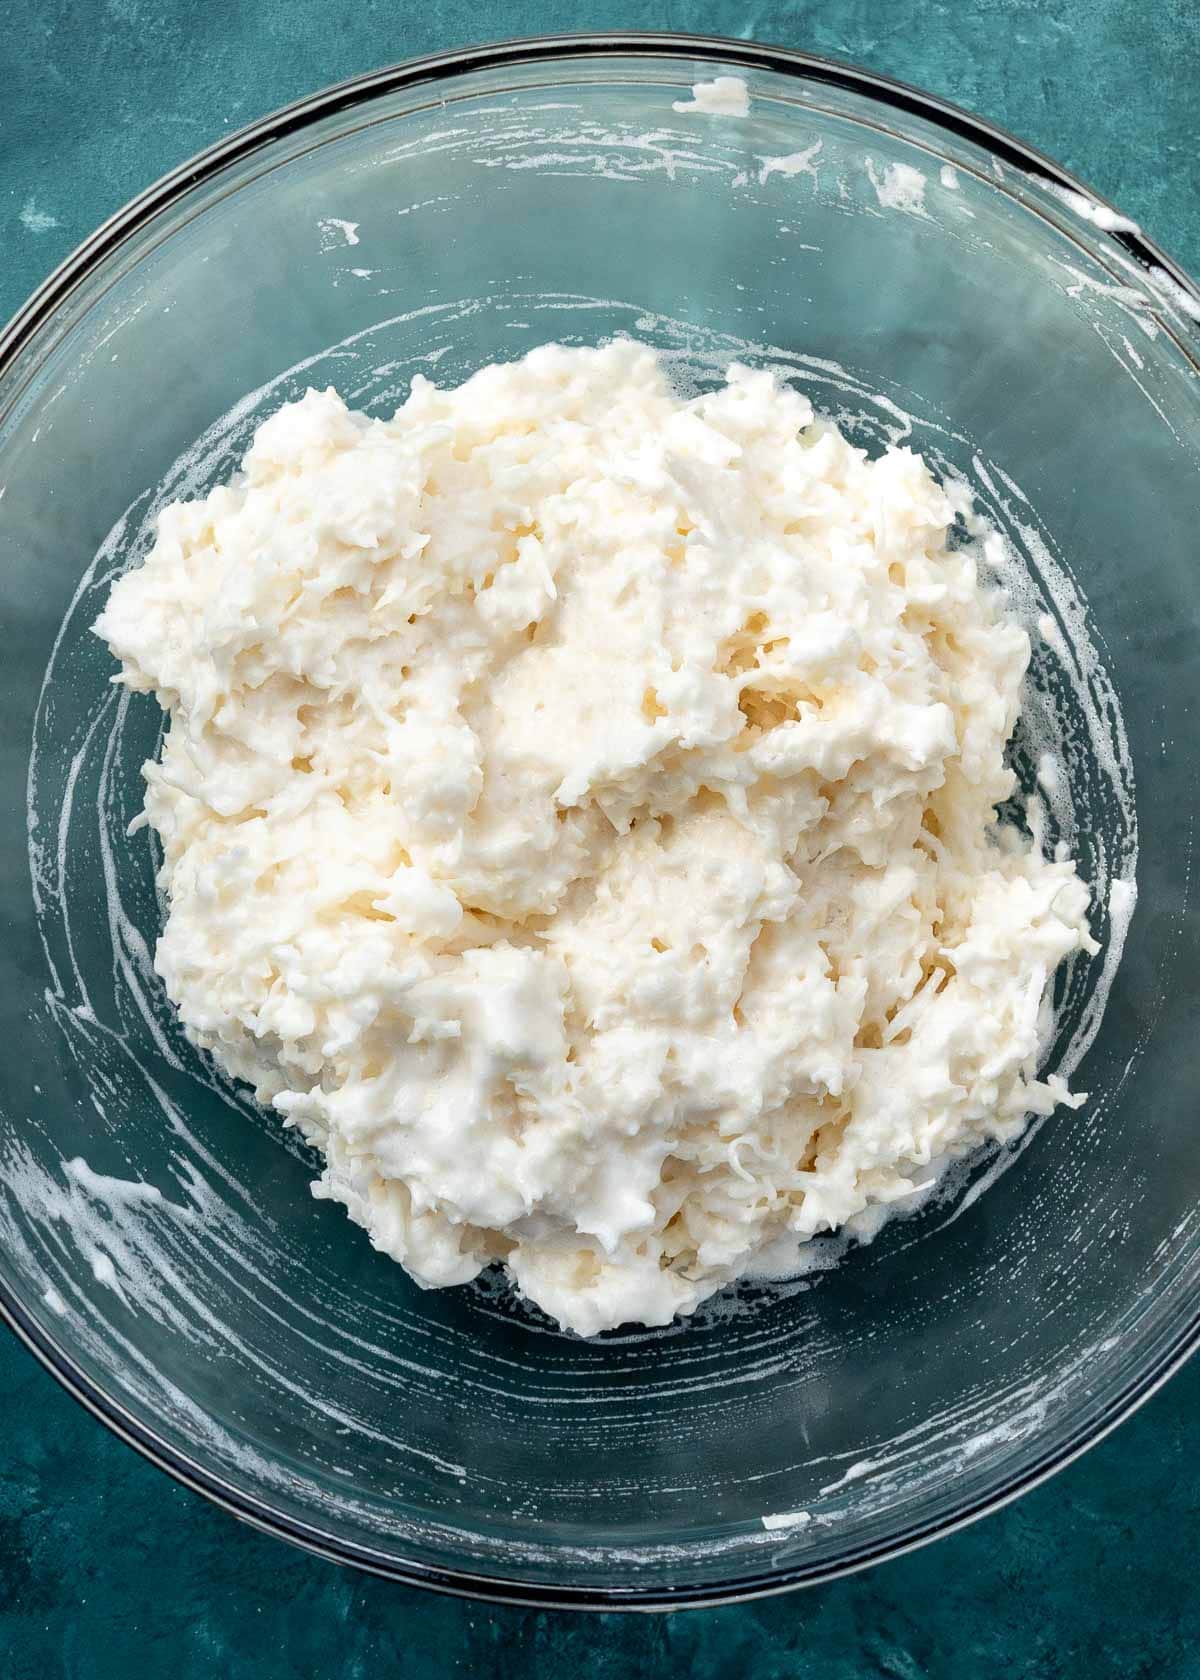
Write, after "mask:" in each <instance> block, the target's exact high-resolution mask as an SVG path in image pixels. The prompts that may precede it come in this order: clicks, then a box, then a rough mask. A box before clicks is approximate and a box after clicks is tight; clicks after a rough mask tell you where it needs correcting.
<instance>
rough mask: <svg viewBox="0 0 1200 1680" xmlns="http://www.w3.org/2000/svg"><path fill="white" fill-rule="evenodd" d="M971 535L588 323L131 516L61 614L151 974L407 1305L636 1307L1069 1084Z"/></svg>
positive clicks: (916, 476)
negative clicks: (151, 738) (146, 719)
mask: <svg viewBox="0 0 1200 1680" xmlns="http://www.w3.org/2000/svg"><path fill="white" fill-rule="evenodd" d="M966 511H967V508H966V503H965V495H964V493H963V492H962V491H961V490H959V489H957V488H954V487H951V488H950V489H947V488H943V487H941V486H939V485H938V484H937V483H936V482H935V481H934V479H933V478H932V476H931V475H930V473H929V471H928V470H927V468H926V466H925V464H924V463H923V461H922V460H921V458H920V456H918V455H916V454H914V453H912V452H911V451H909V450H907V449H896V448H893V449H889V450H887V451H886V453H884V454H883V455H882V456H881V457H880V458H879V459H877V460H869V459H868V458H867V456H866V454H865V453H864V452H863V451H862V450H860V449H857V448H854V447H852V445H851V444H850V443H849V442H848V441H847V440H846V439H845V438H844V437H843V436H842V435H841V434H840V433H839V432H838V430H837V429H836V428H835V427H834V426H832V425H830V424H828V423H826V422H822V421H820V420H815V419H814V416H813V411H812V409H811V407H810V405H809V403H808V402H807V401H806V399H805V398H804V397H803V396H801V395H798V394H797V393H796V392H794V391H792V390H790V389H787V388H784V387H781V386H780V385H779V384H777V383H776V381H775V380H774V378H773V377H772V375H771V374H769V373H759V372H751V371H750V370H748V369H747V368H744V367H740V366H737V365H734V366H733V367H731V368H730V369H729V373H728V379H727V383H726V385H725V386H724V388H723V389H721V390H718V391H715V392H713V393H711V394H708V395H704V396H701V397H697V398H695V399H693V400H690V401H684V400H682V399H681V398H680V397H679V396H678V395H677V394H676V393H675V392H674V391H673V390H672V388H671V385H670V383H669V380H668V378H667V376H666V373H665V370H664V368H663V366H662V365H661V363H660V362H659V360H658V359H657V357H656V356H655V355H654V353H653V352H652V351H650V350H649V349H647V348H645V347H643V346H641V345H638V344H636V343H632V342H629V341H624V340H622V341H618V342H616V343H613V344H610V345H608V346H607V347H605V348H602V349H598V350H587V349H566V348H562V347H560V346H556V345H546V346H544V347H542V348H541V349H538V350H535V351H534V352H532V353H531V354H530V355H528V356H526V357H525V358H524V359H523V360H521V361H519V362H515V363H512V364H507V365H496V366H491V367H486V368H484V369H483V370H482V371H481V372H479V373H477V374H476V375H475V376H474V377H473V378H472V379H470V380H468V381H467V382H466V383H465V384H464V385H462V386H460V387H459V388H458V389H456V390H439V389H437V388H435V387H434V386H433V385H432V384H430V383H429V382H428V381H426V380H425V379H423V378H417V379H415V380H414V381H413V385H412V390H411V394H410V396H409V398H408V400H407V401H406V402H405V404H404V405H403V407H402V408H401V409H400V410H399V411H398V413H397V414H396V415H395V417H394V418H393V419H391V420H389V421H381V420H371V419H368V418H367V417H366V416H365V415H361V414H356V413H354V412H352V411H350V410H348V409H347V408H346V406H345V405H344V403H343V402H342V401H341V400H340V399H339V398H338V397H337V396H336V394H335V393H334V392H333V391H324V392H317V391H309V393H308V394H307V395H306V396H305V397H304V399H303V400H302V401H300V402H296V403H290V404H288V405H286V406H285V407H283V408H282V409H280V410H279V411H278V412H277V413H276V414H275V415H273V416H272V417H271V418H270V419H268V420H267V421H266V422H265V423H264V424H263V425H262V426H261V427H260V428H259V430H258V432H257V434H256V436H255V439H254V443H253V446H252V448H251V449H250V451H249V453H248V455H247V457H246V459H245V462H244V470H243V472H242V473H241V474H240V475H239V476H238V477H237V478H236V479H235V480H234V482H232V483H231V484H229V485H228V486H223V487H220V488H218V489H215V490H213V491H212V492H211V493H210V494H209V495H208V496H206V497H205V498H204V499H203V500H199V501H193V502H182V503H177V504H175V505H173V506H171V507H168V508H167V509H166V510H165V511H164V512H163V513H162V515H161V516H160V519H159V524H158V531H157V540H156V542H155V545H154V547H153V550H152V551H151V553H150V554H149V556H148V557H147V559H146V561H145V563H144V564H143V565H142V566H141V567H140V568H138V569H137V570H134V571H131V572H129V573H127V574H126V575H125V576H123V577H122V578H120V579H119V580H118V581H117V583H116V584H115V585H114V587H113V590H112V593H111V596H110V598H109V601H108V604H107V606H106V608H105V610H104V612H103V614H102V615H101V618H100V619H99V621H98V623H97V626H96V628H97V631H98V632H99V634H100V635H101V636H103V637H104V639H105V640H106V641H107V642H108V644H109V646H110V647H111V649H112V651H113V653H114V654H115V655H116V657H117V658H118V659H119V660H120V661H121V665H122V670H121V679H122V680H123V681H124V682H125V683H126V684H127V685H128V686H129V687H130V688H132V689H135V690H144V691H153V692H155V693H156V694H157V695H158V698H159V701H160V703H161V704H162V706H163V707H164V708H165V709H166V710H167V712H168V713H169V717H170V724H169V728H168V730H167V733H166V736H165V739H164V742H163V748H162V753H161V757H160V759H159V760H158V761H157V762H154V763H150V764H147V765H146V767H145V777H146V807H145V810H146V817H147V818H148V820H149V822H150V823H151V824H152V825H153V827H154V828H155V830H156V831H157V833H158V835H159V836H160V839H161V842H162V849H163V865H162V875H161V884H162V887H163V889H164V892H165V896H166V902H167V906H168V914H167V919H166V925H165V927H164V930H163V933H162V936H161V939H160V940H159V944H158V949H157V954H156V966H157V969H158V972H159V973H160V975H161V976H162V978H163V980H164V983H165V985H166V988H167V991H168V993H169V995H170V997H171V998H172V1000H173V1001H174V1003H175V1005H176V1006H177V1008H178V1010H179V1013H180V1015H181V1017H182V1020H183V1023H184V1025H185V1027H186V1029H187V1031H188V1034H189V1036H190V1037H191V1038H192V1039H193V1040H194V1041H195V1042H196V1043H197V1044H198V1045H200V1046H202V1047H203V1048H204V1049H206V1050H208V1051H210V1052H211V1053H212V1054H213V1055H214V1056H215V1057H216V1058H217V1060H218V1061H219V1062H220V1063H221V1064H222V1065H223V1066H224V1067H225V1068H226V1069H227V1070H228V1071H229V1072H230V1073H232V1074H233V1075H235V1076H236V1077H238V1078H240V1079H244V1080H247V1081H249V1082H250V1083H251V1084H252V1085H253V1086H254V1088H255V1091H256V1093H257V1095H258V1097H259V1099H260V1100H261V1101H263V1102H264V1103H270V1104H273V1105H274V1106H275V1107H276V1109H278V1110H279V1111H280V1112H281V1113H282V1114H284V1115H285V1116H286V1117H287V1119H288V1121H289V1122H290V1123H292V1124H294V1125H295V1126H297V1127H299V1128H300V1130H301V1131H302V1133H303V1135H304V1136H305V1137H306V1138H307V1139H308V1140H309V1141H310V1142H311V1143H313V1144H314V1145H316V1146H317V1147H318V1148H319V1149H320V1150H321V1151H322V1153H323V1156H324V1169H323V1171H322V1173H321V1176H320V1178H319V1180H318V1181H317V1183H316V1184H315V1185H314V1191H315V1192H316V1193H317V1194H318V1195H321V1196H325V1197H330V1198H333V1199H335V1200H337V1201H340V1202H342V1203H343V1204H344V1205H345V1206H346V1208H347V1209H348V1211H349V1213H350V1215H351V1217H352V1218H353V1219H355V1220H356V1221H357V1222H358V1223H359V1224H361V1225H363V1226H364V1227H365V1228H366V1229H367V1231H368V1232H369V1233H370V1237H371V1240H372V1242H373V1243H374V1244H375V1246H376V1247H377V1248H379V1249H381V1250H382V1251H383V1252H385V1253H387V1254H389V1255H391V1256H392V1257H394V1258H395V1259H397V1260H399V1261H400V1262H401V1264H402V1265H403V1266H404V1267H405V1268H406V1270H407V1271H408V1272H409V1273H410V1274H411V1275H412V1276H413V1277H414V1278H415V1279H416V1280H417V1282H418V1283H420V1284H422V1285H424V1286H427V1287H438V1286H443V1285H448V1284H456V1283H463V1282H465V1281H467V1280H469V1279H470V1278H472V1277H474V1276H475V1275H476V1274H477V1273H478V1272H479V1271H480V1270H481V1269H482V1268H483V1267H485V1266H487V1265H489V1264H490V1263H492V1262H494V1261H502V1262H503V1263H504V1265H505V1266H506V1267H507V1268H508V1270H509V1272H510V1274H511V1275H512V1277H513V1278H514V1280H515V1281H516V1283H517V1285H518V1286H519V1288H520V1289H521V1290H522V1292H523V1293H524V1294H525V1295H526V1296H528V1297H529V1298H530V1299H531V1300H533V1301H534V1302H536V1303H537V1304H538V1305H539V1306H540V1307H542V1308H543V1309H544V1310H545V1311H546V1312H547V1313H549V1314H551V1315H552V1316H553V1317H554V1318H555V1319H557V1320H558V1321H559V1322H560V1323H561V1324H563V1325H565V1326H567V1327H569V1328H571V1329H573V1330H576V1331H578V1332H580V1333H581V1334H583V1335H590V1334H593V1333H595V1332H597V1331H599V1330H602V1329H605V1328H607V1327H611V1326H614V1325H618V1324H622V1323H627V1322H631V1323H642V1324H663V1323H666V1322H667V1321H669V1320H670V1319H671V1318H672V1317H673V1316H674V1315H675V1314H677V1313H686V1312H689V1311H691V1310H692V1309H693V1308H694V1307H695V1306H696V1305H697V1304H698V1303H699V1302H700V1301H702V1300H704V1299H705V1297H707V1296H708V1295H710V1294H712V1293H713V1292H714V1291H715V1290H716V1289H718V1288H720V1287H721V1286H722V1285H723V1284H725V1283H727V1282H728V1281H730V1280H731V1279H734V1278H737V1277H738V1276H740V1275H742V1274H744V1273H746V1272H748V1271H753V1270H754V1269H755V1265H756V1262H757V1261H759V1260H761V1259H763V1258H764V1257H766V1256H768V1255H769V1256H770V1264H771V1267H772V1269H773V1270H778V1268H779V1255H780V1252H781V1245H782V1246H783V1248H784V1250H786V1248H787V1245H788V1244H792V1243H794V1244H796V1245H799V1244H800V1243H802V1242H803V1241H805V1240H806V1239H807V1238H809V1237H812V1236H813V1235H815V1234H817V1233H819V1232H822V1231H828V1230H832V1229H836V1228H838V1227H839V1226H841V1225H843V1224H845V1223H846V1222H847V1221H848V1220H851V1219H853V1218H854V1217H855V1216H857V1215H860V1214H862V1213H863V1212H864V1210H866V1209H869V1208H872V1207H878V1206H879V1205H881V1204H889V1203H892V1202H896V1201H898V1200H900V1199H902V1198H904V1197H906V1196H908V1195H910V1194H911V1193H912V1192H913V1190H914V1187H915V1186H917V1185H919V1184H921V1183H922V1182H924V1181H925V1180H927V1179H928V1177H929V1172H930V1168H931V1164H933V1163H937V1162H940V1161H942V1160H944V1159H946V1158H951V1157H954V1156H956V1155H962V1154H964V1153H966V1152H967V1151H969V1150H971V1149H973V1148H975V1147H976V1146H977V1145H978V1144H980V1143H982V1142H984V1141H985V1140H988V1139H998V1140H1006V1139H1010V1138H1013V1137H1015V1136H1016V1135H1017V1134H1018V1133H1019V1132H1020V1131H1021V1129H1022V1128H1023V1126H1024V1125H1025V1123H1026V1120H1027V1118H1028V1116H1029V1115H1031V1114H1046V1113H1048V1112H1049V1111H1050V1110H1051V1109H1052V1108H1053V1107H1054V1106H1055V1105H1056V1103H1059V1102H1063V1101H1075V1100H1077V1099H1074V1098H1071V1097H1069V1096H1068V1093H1067V1091H1066V1087H1065V1085H1064V1084H1063V1082H1062V1081H1061V1080H1059V1079H1057V1078H1056V1077H1054V1076H1051V1077H1049V1078H1047V1079H1044V1080H1043V1079H1040V1078H1039V1077H1038V1076H1037V1075H1038V1059H1039V1054H1040V1051H1041V1049H1042V1047H1043V1045H1044V1042H1045V1037H1046V1024H1047V1009H1048V1005H1047V996H1048V983H1049V981H1050V978H1051V976H1052V975H1053V972H1054V970H1055V968H1056V967H1057V965H1058V964H1059V963H1060V962H1062V960H1063V959H1064V958H1065V957H1066V956H1067V955H1068V954H1069V953H1071V952H1072V951H1076V950H1079V949H1083V950H1086V951H1094V950H1095V949H1096V947H1095V944H1094V942H1093V941H1092V939H1091V937H1090V934H1089V931H1088V926H1087V920H1086V916H1087V909H1088V892H1087V889H1086V887H1085V886H1084V884H1083V883H1082V882H1081V881H1080V880H1079V879H1078V877H1077V875H1076V872H1075V868H1074V865H1073V864H1072V863H1071V861H1070V860H1069V859H1067V858H1065V857H1062V856H1058V857H1055V858H1047V857H1045V856H1043V855H1042V851H1041V849H1040V848H1039V846H1038V845H1037V844H1036V842H1032V843H1031V841H1030V840H1029V839H1028V838H1027V837H1025V836H1023V835H1022V834H1021V833H1020V832H1019V831H1018V830H1017V829H1016V828H1015V827H1012V826H1010V825H997V822H996V817H995V807H996V805H997V804H998V803H999V802H1002V801H1004V800H1006V799H1007V798H1008V797H1009V796H1010V795H1011V794H1012V793H1013V791H1014V787H1015V778H1014V776H1013V773H1012V771H1011V770H1010V769H1009V768H1008V767H1007V765H1006V762H1005V748H1006V744H1007V741H1008V738H1009V736H1010V734H1011V732H1012V729H1013V727H1014V723H1015V721H1016V718H1017V714H1018V709H1019V704H1020V695H1021V685H1022V680H1023V677H1024V673H1025V669H1026V665H1027V663H1028V659H1029V652H1030V649H1029V641H1028V638H1027V636H1026V634H1025V632H1024V630H1022V629H1021V628H1020V626H1019V625H1017V624H1016V623H1015V622H1012V621H1011V619H1010V618H1009V617H1008V616H1006V612H1005V608H1004V604H1003V600H1002V598H1001V597H1000V596H999V594H998V593H997V592H996V591H995V590H994V589H991V588H989V587H988V585H987V581H986V566H985V565H984V564H982V563H981V559H982V549H981V545H978V544H977V545H974V546H949V545H948V541H947V538H948V532H949V528H950V527H951V525H952V524H953V523H954V521H955V519H956V517H957V516H958V515H959V514H962V513H965V512H966ZM987 540H992V541H994V540H998V539H987ZM982 547H983V548H985V547H986V542H984V544H983V545H982ZM797 1256H799V1250H798V1247H797ZM797 1263H799V1259H797Z"/></svg>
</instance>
